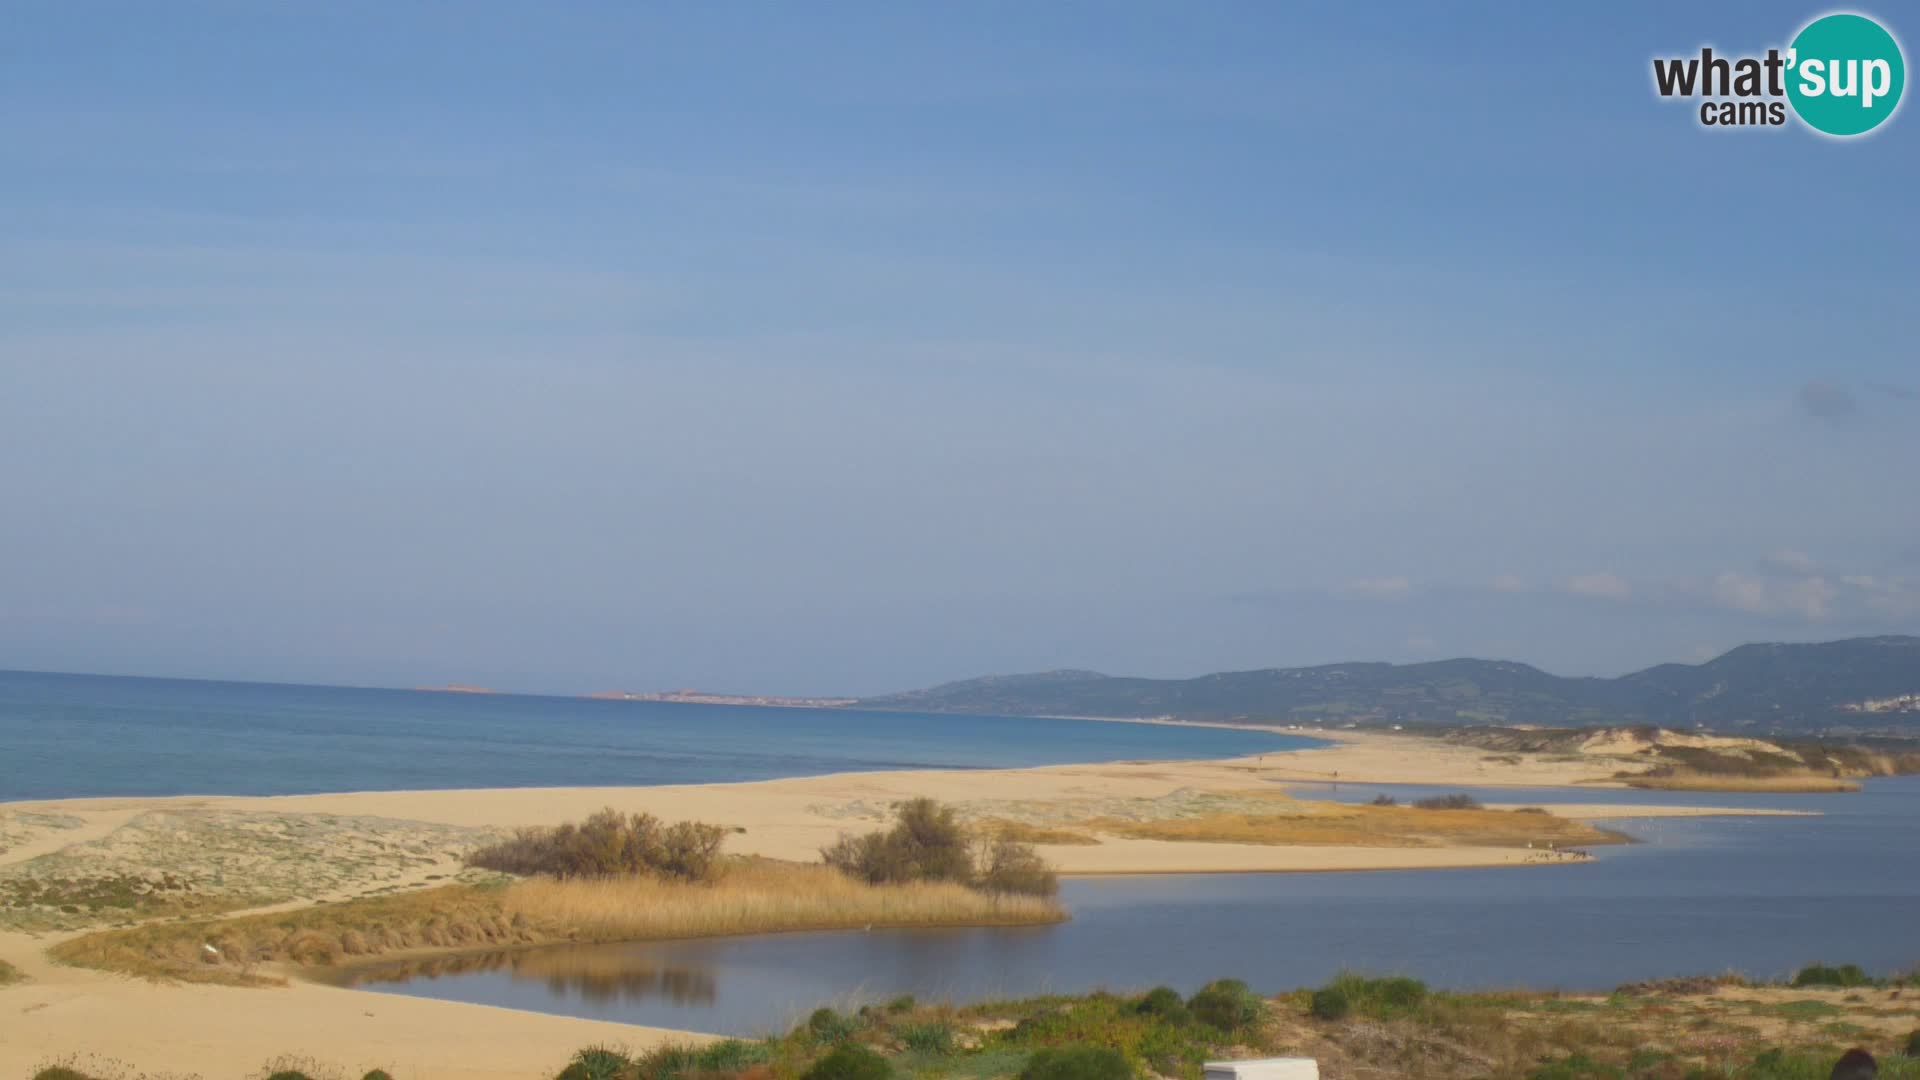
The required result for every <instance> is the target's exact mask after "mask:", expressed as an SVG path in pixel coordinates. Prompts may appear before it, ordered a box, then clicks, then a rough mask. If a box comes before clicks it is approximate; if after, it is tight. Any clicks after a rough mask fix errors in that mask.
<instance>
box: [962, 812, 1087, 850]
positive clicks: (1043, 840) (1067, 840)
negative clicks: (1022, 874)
mask: <svg viewBox="0 0 1920 1080" xmlns="http://www.w3.org/2000/svg"><path fill="white" fill-rule="evenodd" d="M973 826H974V828H976V829H978V830H979V831H980V832H981V833H982V834H984V835H986V836H990V837H994V838H996V839H1005V840H1012V841H1014V842H1015V843H1020V844H1065V845H1069V846H1083V845H1093V844H1098V843H1099V842H1100V838H1099V837H1097V836H1089V835H1087V834H1086V833H1084V832H1080V831H1078V830H1075V829H1066V828H1059V827H1055V826H1048V825H1036V824H1033V823H1031V822H1026V821H1015V820H1013V819H1012V818H1001V817H990V818H981V819H980V820H978V821H975V822H974V823H973Z"/></svg>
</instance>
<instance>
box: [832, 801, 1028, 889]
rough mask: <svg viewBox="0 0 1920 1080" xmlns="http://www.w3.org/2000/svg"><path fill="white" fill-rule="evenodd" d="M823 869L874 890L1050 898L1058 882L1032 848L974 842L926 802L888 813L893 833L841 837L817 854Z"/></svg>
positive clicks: (949, 813)
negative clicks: (958, 888)
mask: <svg viewBox="0 0 1920 1080" xmlns="http://www.w3.org/2000/svg"><path fill="white" fill-rule="evenodd" d="M820 855H821V858H823V859H825V860H826V863H827V865H828V866H831V867H834V868H835V869H837V870H840V871H841V872H843V873H846V874H848V875H851V876H853V877H856V878H859V879H860V880H862V881H866V882H868V883H870V884H874V885H890V884H902V883H905V882H912V881H950V882H957V883H959V884H962V885H968V886H971V887H973V888H976V889H980V890H983V891H985V892H994V893H1010V894H1017V895H1023V896H1052V895H1053V894H1054V893H1056V892H1058V891H1059V889H1060V882H1059V879H1058V878H1057V877H1056V876H1055V875H1054V873H1053V871H1052V870H1051V869H1049V868H1048V867H1047V864H1046V863H1045V861H1043V860H1042V859H1041V858H1040V855H1039V853H1038V852H1036V851H1034V849H1033V845H1031V844H1026V843H1022V842H1020V841H1018V840H1015V839H1012V838H1011V837H1009V836H1004V835H1001V836H992V837H976V836H974V835H973V833H972V832H971V831H970V830H969V829H968V828H967V827H966V826H965V825H964V824H962V823H961V821H960V817H959V814H958V813H956V812H955V810H954V809H953V808H952V807H950V806H942V805H940V804H939V803H938V802H935V801H934V800H932V799H928V798H918V799H909V800H907V801H906V802H903V803H900V804H899V805H898V806H896V807H895V808H894V823H893V827H892V828H890V829H886V830H884V831H881V832H874V833H867V834H866V835H864V836H845V837H841V838H840V840H839V842H838V843H835V844H834V845H833V846H832V847H828V848H825V849H823V850H822V851H821V852H820Z"/></svg>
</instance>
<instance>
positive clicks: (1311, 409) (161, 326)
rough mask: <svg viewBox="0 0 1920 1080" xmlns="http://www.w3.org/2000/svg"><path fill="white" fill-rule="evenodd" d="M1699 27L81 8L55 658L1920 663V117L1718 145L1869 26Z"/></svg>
mask: <svg viewBox="0 0 1920 1080" xmlns="http://www.w3.org/2000/svg"><path fill="white" fill-rule="evenodd" d="M1638 11H1639V14H1638V15H1636V16H1635V17H1632V18H1622V17H1621V16H1620V13H1619V12H1618V11H1617V10H1615V9H1611V8H1608V9H1598V8H1596V9H1590V10H1587V9H1573V8H1563V7H1546V8H1511V9H1503V10H1501V12H1500V15H1499V18H1498V19H1497V20H1496V19H1491V18H1481V19H1474V18H1468V17H1466V16H1465V15H1463V13H1461V12H1459V11H1455V10H1450V9H1449V10H1442V9H1438V8H1428V7H1426V6H1419V5H1407V6H1400V7H1377V6H1376V7H1369V8H1366V9H1359V8H1353V9H1345V8H1341V9H1317V8H1316V9H1279V8H1274V7H1269V6H1261V5H1238V6H1234V5H1227V6H1220V7H1209V8H1198V9H1196V8H1169V7H1166V6H1163V5H1153V4H1134V3H1121V4H1114V5H1107V6H1103V7H1101V8H1099V9H1098V12H1097V16H1096V15H1090V14H1088V13H1087V11H1086V10H1085V9H1068V8H1050V9H1033V8H1028V7H1011V8H995V7H982V8H945V7H912V8H911V9H910V10H909V9H907V8H901V7H896V6H888V5H854V6H851V7H846V8H836V9H835V10H834V12H833V13H832V14H831V15H828V14H822V13H818V12H814V11H802V10H798V9H770V10H762V11H757V12H755V17H752V18H749V17H745V16H743V15H740V14H739V13H737V12H729V11H725V10H720V9H698V10H671V11H667V10H662V11H648V10H635V9H630V8H627V7H623V6H597V5H580V6H568V7H565V8H532V9H530V8H527V7H524V6H522V5H515V4H495V3H477V4H471V5H461V6H460V7H459V8H458V9H414V10H399V9H396V8H392V7H387V6H354V5H345V6H341V7H335V6H327V7H273V8H253V7H246V6H233V7H204V6H197V5H168V6H165V7H160V6H153V5H136V4H124V5H112V4H109V5H105V6H104V7H100V6H88V7H86V8H85V9H84V10H83V9H81V8H78V7H75V6H72V5H44V6H34V7H31V8H28V9H26V10H23V11H21V12H18V13H16V15H15V18H14V19H13V20H12V24H11V25H10V27H9V29H10V31H11V33H10V35H9V38H10V42H11V47H10V48H9V49H8V53H7V57H6V59H7V62H6V64H5V71H6V75H5V77H4V78H5V86H6V96H7V100H8V105H9V107H8V109H6V110H4V112H0V163H4V165H5V167H6V171H7V175H8V180H9V183H8V190H7V192H6V194H4V195H0V232H4V235H6V237H7V244H6V245H5V248H4V252H3V253H0V668H6V669H29V670H50V671H81V672H105V673H114V672H125V673H139V674H147V675H157V676H163V677H164V676H172V677H193V678H216V679H239V680H261V681H280V682H306V683H323V684H345V685H376V686H414V685H423V684H442V683H455V682H458V683H473V684H479V685H485V686H492V687H497V688H501V689H514V690H523V691H531V692H558V693H579V692H590V691H593V690H602V689H635V690H657V689H666V688H672V687H695V688H700V689H710V690H719V691H732V692H743V693H770V694H792V695H815V694H819V695H825V694H857V695H868V694H877V693H885V692H890V691H897V690H903V689H909V688H915V687H921V686H927V685H931V684H934V683H939V682H943V681H948V680H952V679H958V678H967V677H971V676H975V675H983V674H993V673H1008V672H1023V671H1036V670H1046V669H1054V668H1089V669H1094V670H1099V671H1105V672H1113V673H1120V674H1130V675H1147V676H1161V677H1169V676H1186V675H1195V674H1201V673H1205V672H1211V671H1221V670H1247V669H1255V668H1266V667H1292V666H1306V665H1311V664H1318V663H1328V662H1336V661H1343V660H1388V661H1396V662H1407V661H1419V660H1429V659H1442V658H1446V657H1462V656H1469V657H1482V658H1490V659H1510V660H1516V661H1521V662H1526V663H1530V664H1534V665H1536V666H1538V667H1541V668H1543V669H1545V670H1547V671H1551V672H1554V673H1556V674H1563V675H1589V674H1609V675H1611V674H1620V673H1623V672H1626V671H1630V670H1636V669H1639V668H1643V667H1646V666H1649V665H1651V664H1655V663H1660V662H1666V661H1684V662H1697V661H1699V660H1702V659H1706V658H1708V657H1711V656H1714V655H1718V654H1719V653H1722V652H1725V651H1726V650H1727V649H1730V648H1732V647H1734V646H1737V645H1740V644H1743V643H1746V642H1751V641H1815V640H1831V639H1836V638H1845V637H1853V636H1861V635H1869V634H1883V633H1915V632H1920V499H1915V498H1914V496H1913V484H1912V482H1911V481H1910V480H1908V481H1905V482H1903V481H1902V480H1901V479H1900V477H1901V476H1902V475H1905V474H1906V473H1908V472H1910V471H1911V463H1913V462H1915V461H1920V423H1916V421H1920V365H1916V356H1915V345H1914V342H1915V341H1916V340H1920V333H1916V331H1920V305H1916V304H1915V303H1914V302H1913V297H1914V296H1915V295H1920V215H1916V214H1915V213H1914V212H1913V210H1912V194H1911V191H1910V190H1909V188H1910V185H1911V177H1912V176H1913V175H1915V173H1916V165H1920V152H1916V139H1920V116H1916V115H1914V113H1913V109H1912V108H1911V107H1909V108H1907V109H1905V110H1904V112H1903V114H1902V115H1900V116H1897V117H1895V118H1894V119H1893V120H1892V121H1890V122H1889V124H1888V126H1887V127H1886V129H1885V130H1884V131H1881V132H1878V133H1876V134H1875V135H1873V136H1871V137H1869V138H1866V139H1862V140H1856V141H1852V142H1840V141H1833V140H1826V139H1821V138H1817V137H1814V136H1812V135H1810V134H1809V133H1808V132H1806V131H1802V130H1797V129H1791V128H1790V129H1787V130H1770V131H1735V132H1716V131H1706V130H1703V129H1701V127H1700V126H1699V124H1698V123H1697V122H1695V121H1694V120H1693V118H1692V117H1691V116H1690V115H1689V114H1688V112H1687V108H1688V107H1687V106H1686V105H1684V104H1681V103H1677V102H1672V101H1661V100H1658V99H1657V98H1656V97H1655V96H1654V94H1653V92H1652V90H1651V87H1650V81H1649V70H1648V59H1649V58H1650V57H1652V56H1654V55H1656V54H1680V53H1685V52H1688V51H1689V50H1697V49H1698V48H1699V47H1700V46H1701V45H1702V44H1704V43H1711V44H1713V45H1714V46H1715V47H1716V48H1720V49H1724V50H1738V49H1748V48H1757V49H1764V48H1766V47H1767V46H1768V45H1771V44H1778V43H1780V42H1781V41H1782V40H1783V39H1784V38H1785V37H1786V35H1788V34H1790V33H1791V32H1792V31H1793V30H1794V29H1795V28H1797V27H1798V26H1800V25H1801V24H1802V23H1803V22H1804V21H1805V20H1806V19H1807V18H1808V17H1809V16H1810V15H1811V14H1813V13H1814V12H1815V9H1813V8H1809V7H1807V6H1805V5H1794V4H1780V3H1760V4H1733V3H1714V4H1702V5H1693V6H1688V7H1686V8H1684V9H1672V8H1670V7H1663V6H1651V5H1650V6H1647V7H1645V8H1642V9H1638ZM1909 33H1911V30H1909ZM1902 207H1907V209H1905V210H1903V209H1901V208H1902ZM1902 461H1906V462H1908V463H1909V465H1908V466H1905V467H1903V466H1901V465H1900V464H1899V463H1900V462H1902Z"/></svg>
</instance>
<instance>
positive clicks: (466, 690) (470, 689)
mask: <svg viewBox="0 0 1920 1080" xmlns="http://www.w3.org/2000/svg"><path fill="white" fill-rule="evenodd" d="M414 689H415V690H417V691H419V692H420V693H423V694H497V693H499V692H500V691H498V690H493V689H489V688H488V687H485V686H468V685H466V684H465V683H448V684H447V685H445V686H416V687H414Z"/></svg>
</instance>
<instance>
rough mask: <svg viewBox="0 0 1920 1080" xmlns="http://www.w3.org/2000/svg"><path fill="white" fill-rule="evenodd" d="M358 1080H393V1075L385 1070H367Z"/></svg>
mask: <svg viewBox="0 0 1920 1080" xmlns="http://www.w3.org/2000/svg"><path fill="white" fill-rule="evenodd" d="M360 1080H393V1074H392V1073H389V1072H388V1071H387V1070H385V1069H368V1070H367V1073H366V1075H365V1076H362V1077H361V1078H360Z"/></svg>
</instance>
